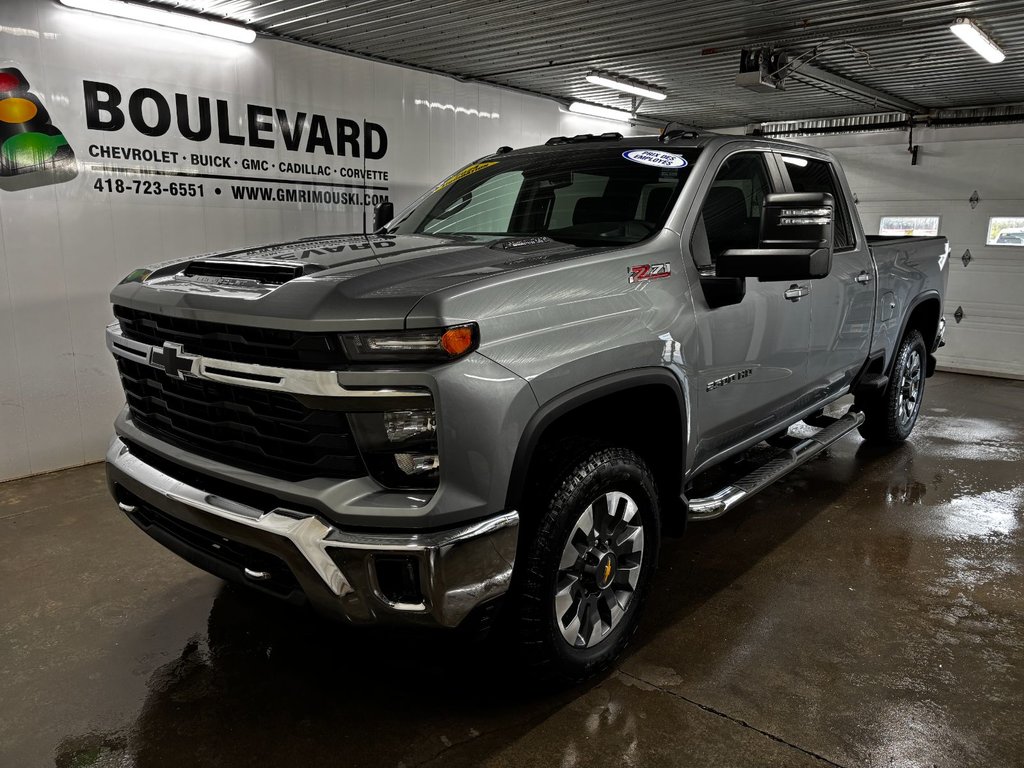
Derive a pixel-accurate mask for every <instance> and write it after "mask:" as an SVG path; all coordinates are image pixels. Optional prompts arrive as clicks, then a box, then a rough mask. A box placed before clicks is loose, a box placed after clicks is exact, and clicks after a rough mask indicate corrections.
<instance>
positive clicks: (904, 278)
mask: <svg viewBox="0 0 1024 768" xmlns="http://www.w3.org/2000/svg"><path fill="white" fill-rule="evenodd" d="M375 214H376V215H375V219H376V221H375V231H374V232H373V233H372V234H370V235H363V236H351V235H349V236H322V237H314V238H310V239H305V240H299V241H295V242H289V243H283V244H275V245H267V246H264V247H259V248H253V249H246V250H238V251H229V252H225V253H218V254H209V255H205V256H199V257H194V258H186V259H182V260H181V261H178V262H175V263H171V264H163V265H159V266H157V267H153V268H151V269H140V270H137V271H135V272H133V273H131V274H130V275H128V276H127V277H126V278H125V279H124V280H123V281H122V282H121V283H120V284H119V285H118V286H117V287H116V288H115V289H114V291H113V293H112V295H111V299H112V301H113V305H114V310H113V311H114V316H115V317H116V320H117V322H115V323H114V324H112V325H111V326H109V327H108V329H107V343H108V346H109V349H110V351H111V352H112V353H113V355H114V357H115V359H116V361H117V366H118V369H119V372H120V376H121V380H122V382H123V385H124V390H125V394H126V396H127V405H126V407H125V409H124V410H123V412H122V413H121V414H120V415H119V417H118V418H117V422H116V425H115V429H116V437H115V438H114V440H113V443H112V444H111V447H110V451H109V454H108V456H107V467H108V478H109V485H110V490H111V493H112V494H113V496H114V498H115V499H116V501H117V503H118V505H119V506H120V508H121V509H122V510H123V511H124V512H125V513H126V514H127V515H128V516H129V517H130V518H131V520H132V521H133V522H135V523H136V524H137V525H138V526H139V527H140V528H142V529H143V530H144V531H145V532H146V533H148V534H149V535H150V536H151V537H153V538H154V539H156V540H157V541H159V542H161V543H162V544H164V545H165V546H166V547H168V548H169V549H171V550H173V551H174V552H176V553H178V554H179V555H181V556H182V557H184V558H185V559H187V560H189V561H190V562H192V563H194V564H196V565H198V566H199V567H201V568H204V569H206V570H208V571H210V572H212V573H214V574H216V575H218V576H221V577H223V578H225V579H228V580H232V581H236V582H242V583H245V584H248V585H250V586H252V587H254V588H256V589H259V590H262V591H264V592H266V593H268V594H271V595H275V596H277V597H280V598H283V599H285V600H288V601H290V602H293V603H296V604H311V605H313V606H314V607H316V608H317V609H320V610H321V611H323V612H326V613H329V614H331V615H334V616H337V617H340V618H342V619H343V620H345V621H347V622H349V623H351V624H368V623H385V622H391V623H396V622H398V623H420V624H429V625H434V626H440V627H458V626H477V627H480V626H497V627H500V628H502V630H501V631H502V632H503V633H504V634H505V635H507V636H508V637H512V638H514V640H515V647H516V648H517V649H519V651H520V652H521V653H522V656H523V659H524V660H525V661H526V662H527V663H529V664H532V665H534V667H535V668H536V669H538V670H542V671H545V672H547V673H550V674H553V675H557V676H561V677H563V678H568V679H580V678H582V677H585V676H587V675H588V674H592V673H593V672H595V671H597V670H600V669H602V668H604V667H605V666H607V665H608V664H609V663H610V662H611V661H612V660H613V659H614V658H615V657H616V656H617V655H618V654H619V653H620V652H621V651H622V649H623V648H624V647H625V645H626V644H627V643H628V641H629V639H630V637H631V635H632V634H633V632H634V630H635V628H636V625H637V617H638V613H639V611H640V608H641V604H642V603H643V599H644V595H645V592H646V591H647V588H648V584H649V582H650V579H651V575H652V572H653V570H654V568H655V564H656V561H657V558H658V546H659V539H660V536H661V533H662V530H663V529H664V530H665V531H666V532H667V531H669V530H679V529H681V527H682V525H681V524H682V523H684V522H686V521H698V520H708V519H712V518H715V517H718V516H719V515H722V514H723V513H725V512H726V511H728V510H729V509H731V508H732V507H734V506H735V505H736V504H738V503H739V502H741V501H742V500H743V499H745V498H747V497H749V496H750V495H752V494H754V493H756V492H757V491H759V490H760V489H762V488H764V487H765V486H767V485H768V484H770V483H772V482H774V481H776V480H778V479H780V478H782V477H783V476H784V475H785V474H786V473H787V472H789V471H790V470H792V469H793V468H794V467H796V466H799V465H800V464H802V463H804V462H806V461H808V460H810V459H811V458H813V457H814V456H816V455H817V454H819V453H820V452H821V451H822V450H823V449H824V448H826V447H827V446H828V445H830V444H831V443H833V442H834V441H836V440H838V439H840V438H841V437H843V436H844V435H847V434H848V433H851V432H854V431H858V430H859V432H860V434H861V436H862V437H863V438H864V439H866V440H871V441H875V442H879V443H897V442H900V441H902V440H904V439H906V438H907V436H908V435H909V434H910V432H911V430H912V429H913V426H914V422H915V420H916V418H917V415H918V411H919V409H920V407H921V398H922V394H923V391H924V386H925V380H926V377H928V376H929V375H931V374H932V372H933V371H934V368H935V358H934V353H935V351H936V349H937V348H938V347H939V346H940V345H941V344H942V338H943V328H944V320H943V318H942V300H943V295H944V292H945V285H946V279H947V275H948V269H947V263H948V259H949V248H948V246H947V244H946V242H945V239H944V238H941V237H931V238H928V237H903V238H889V239H881V238H872V237H868V236H866V235H865V234H864V232H863V231H862V228H861V224H860V220H859V218H858V215H857V211H856V208H855V207H854V205H853V201H852V196H851V194H850V191H849V188H848V186H847V183H846V180H845V177H844V175H843V172H842V169H841V168H840V167H839V165H838V164H837V163H836V161H835V160H834V159H833V158H832V157H831V156H830V155H829V154H828V153H827V152H823V151H820V150H817V149H812V148H808V147H804V146H799V145H796V144H789V143H783V142H776V141H764V140H757V139H751V138H747V137H737V136H717V135H711V134H697V133H688V132H681V131H676V132H668V133H666V134H664V135H663V136H660V137H645V138H636V137H631V138H623V137H622V136H620V135H618V134H602V135H600V136H591V135H584V136H575V137H559V138H555V139H552V140H550V141H548V142H547V143H546V144H545V145H544V146H538V147H531V148H527V149H521V150H515V151H513V150H511V149H509V148H507V147H502V148H501V149H499V150H498V152H496V153H495V154H493V155H490V156H487V157H483V158H481V159H480V160H478V161H476V162H474V163H472V164H471V165H468V166H466V167H465V168H463V169H461V170H459V171H458V172H457V173H454V174H453V175H452V176H450V177H449V178H447V179H445V180H444V181H442V182H441V183H440V184H438V185H437V186H436V187H434V188H433V189H431V190H430V191H429V192H428V193H427V194H426V195H424V196H423V197H422V198H421V199H420V200H419V201H418V202H416V203H415V204H413V205H412V206H411V207H409V208H408V209H407V210H405V211H403V212H402V213H400V214H399V215H398V216H395V215H394V213H393V209H391V206H390V205H389V204H384V205H382V206H380V207H379V209H378V210H377V211H376V212H375ZM851 395H852V405H851V406H850V407H849V408H848V409H847V410H846V412H845V414H842V415H839V416H836V415H832V416H826V415H825V409H826V406H829V405H830V404H832V403H834V401H836V400H838V399H839V398H843V397H844V396H851ZM847 399H848V400H849V399H851V398H849V397H848V398H847ZM844 402H845V401H844ZM830 412H832V413H836V412H837V410H836V407H835V406H833V407H832V408H831V409H830ZM838 412H839V413H841V411H838ZM798 422H804V424H802V425H800V426H799V428H798V429H796V430H794V432H798V433H799V434H793V435H791V434H790V427H791V426H794V425H796V424H797V423H798ZM808 425H809V426H808ZM754 446H758V447H757V451H756V453H757V455H758V456H759V457H760V461H759V463H758V464H757V467H756V469H753V470H752V471H751V470H750V469H749V467H748V468H747V470H746V471H745V473H744V474H742V475H738V476H737V473H735V472H733V474H732V475H730V474H729V472H724V471H723V468H730V467H735V466H737V463H736V462H727V461H726V460H727V459H729V458H731V457H735V456H737V455H739V454H747V455H749V453H748V452H749V449H751V448H752V447H754ZM712 468H715V471H714V472H708V470H710V469H712ZM709 478H713V479H714V482H711V481H710V480H709Z"/></svg>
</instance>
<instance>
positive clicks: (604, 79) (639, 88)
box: [587, 72, 667, 101]
mask: <svg viewBox="0 0 1024 768" xmlns="http://www.w3.org/2000/svg"><path fill="white" fill-rule="evenodd" d="M587 82H588V83H593V84H594V85H603V86H604V87H605V88H611V89H612V90H616V91H622V92H623V93H632V94H633V95H634V96H641V97H643V98H645V99H654V100H655V101H662V100H664V99H665V98H666V96H667V94H665V93H662V92H661V91H655V90H654V89H652V88H648V87H646V86H643V85H639V84H638V83H632V82H629V81H628V80H620V79H618V78H615V77H610V76H608V75H605V74H602V73H600V72H591V73H590V74H589V75H587Z"/></svg>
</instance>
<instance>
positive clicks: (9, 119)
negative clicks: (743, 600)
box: [0, 98, 39, 123]
mask: <svg viewBox="0 0 1024 768" xmlns="http://www.w3.org/2000/svg"><path fill="white" fill-rule="evenodd" d="M38 111H39V110H38V109H37V108H36V105H35V104H33V103H32V102H31V101H29V100H28V99H19V98H12V99H4V100H3V101H0V121H3V122H5V123H25V122H28V121H29V120H31V119H32V118H33V117H35V116H36V113H37V112H38Z"/></svg>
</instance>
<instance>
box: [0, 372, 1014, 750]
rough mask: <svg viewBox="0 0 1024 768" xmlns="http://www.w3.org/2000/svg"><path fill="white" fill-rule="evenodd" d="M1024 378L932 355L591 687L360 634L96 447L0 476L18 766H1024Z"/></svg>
mask: <svg viewBox="0 0 1024 768" xmlns="http://www.w3.org/2000/svg"><path fill="white" fill-rule="evenodd" d="M1022 395H1024V383H1021V382H1010V381H999V380H995V379H984V378H977V377H967V376H957V375H952V374H939V375H938V376H937V377H935V378H934V379H931V380H930V381H929V382H928V385H927V391H926V399H925V407H924V410H923V411H922V414H921V420H920V421H919V423H918V426H917V430H916V431H915V433H914V435H913V437H912V440H911V442H910V443H908V444H906V445H904V446H902V447H900V448H898V449H896V450H893V451H890V452H887V453H879V452H876V451H872V450H869V449H867V448H864V447H862V446H861V442H860V439H859V438H857V437H848V438H846V439H844V440H843V441H842V442H841V443H839V444H837V445H836V446H835V447H833V448H832V449H831V450H830V451H829V453H828V454H827V455H826V456H825V457H823V458H819V459H817V460H816V461H814V462H812V463H811V464H809V465H807V466H805V467H803V468H802V469H801V470H798V471H797V472H796V473H795V474H793V475H791V476H790V478H789V479H788V480H787V481H784V483H783V484H781V485H778V486H777V487H775V488H773V489H770V490H769V491H767V492H765V493H764V494H762V495H761V496H760V497H758V498H755V499H754V500H752V501H750V502H749V503H747V504H746V505H744V506H742V507H740V508H739V509H738V510H736V511H735V512H733V513H731V515H730V516H727V517H726V518H723V519H722V520H720V521H717V522H714V523H707V524H704V525H702V526H693V527H692V528H691V529H690V531H689V532H688V534H687V536H686V537H684V538H682V539H678V540H669V541H668V542H667V544H666V546H665V548H664V550H663V553H662V568H661V571H660V573H659V575H658V577H657V580H656V582H655V589H654V594H653V596H652V599H651V600H650V602H649V603H648V606H647V611H646V614H645V616H644V622H643V627H642V629H641V631H640V633H639V635H638V637H637V640H636V642H635V644H634V645H633V647H632V648H631V650H630V653H629V654H628V655H627V656H626V658H625V659H623V661H622V662H621V664H620V665H619V667H618V668H617V669H616V670H615V671H613V672H612V673H610V674H608V675H606V676H605V677H604V678H602V679H600V680H597V681H595V682H593V683H591V684H590V685H588V686H585V687H581V688H577V689H572V690H562V691H550V690H538V689H535V688H531V687H529V686H524V685H521V684H519V683H518V682H516V681H515V680H514V678H513V676H510V675H509V674H508V672H507V670H506V669H505V667H504V662H503V659H502V658H501V656H500V655H498V654H499V651H498V650H496V649H495V648H494V647H493V646H488V645H483V646H471V645H467V644H466V643H462V642H447V641H446V638H444V637H438V636H436V635H434V634H426V635H423V634H404V633H394V632H391V633H380V632H354V631H351V630H349V631H346V630H344V629H342V628H337V627H334V626H332V625H329V624H327V623H325V622H323V621H320V620H318V619H316V618H312V617H310V616H308V615H306V614H304V613H299V612H296V611H294V610H292V609H289V608H287V607H286V606H281V605H278V604H277V603H275V602H272V601H268V600H267V599H264V598H262V597H260V596H257V595H251V594H248V593H247V592H245V591H244V590H238V589H235V588H229V587H225V586H222V584H221V583H220V582H219V581H218V580H217V579H215V578H213V577H212V576H207V575H206V574H204V573H202V572H201V571H198V570H196V569H194V568H192V567H191V566H189V565H188V564H186V563H184V562H181V561H179V560H178V559H176V558H175V557H174V556H172V555H170V554H169V553H167V552H165V551H164V550H163V549H161V548H160V547H159V546H158V545H157V544H155V543H154V542H152V541H150V540H149V539H148V538H147V537H146V536H144V535H143V534H142V533H141V532H139V531H138V530H137V529H136V528H135V527H134V526H133V525H132V524H131V523H130V522H129V521H128V520H127V519H125V518H124V517H123V516H122V515H121V514H120V513H119V512H118V511H117V510H116V509H115V508H114V506H113V504H112V503H111V502H110V500H109V499H108V498H107V495H106V489H105V487H104V484H103V477H102V474H103V473H102V468H101V467H100V466H99V465H93V466H89V467H84V468H81V469H75V470H70V471H66V472H61V473H57V474H53V475H48V476H45V477H38V478H33V479H28V480H22V481H17V482H11V483H6V484H3V485H0V552H2V555H0V766H4V767H5V768H7V767H8V766H10V767H11V768H15V767H16V768H31V767H32V766H49V765H56V766H60V767H61V768H64V767H68V768H71V767H72V766H74V767H75V768H80V767H81V766H119V767H126V766H175V767H176V768H177V767H180V766H193V765H196V766H198V765H204V766H205V765H217V766H242V765H260V766H286V765H287V766H292V765H295V766H299V765H301V766H319V765H332V766H363V765H365V766H406V767H407V768H412V766H420V765H434V766H437V765H454V766H478V765H486V766H506V765H508V766H516V768H524V767H526V766H545V767H546V766H589V765H601V766H620V765H627V766H628V765H656V766H662V765H680V766H691V765H693V766H719V765H721V766H740V765H742V766H753V765H757V766H763V765H764V766H766V765H773V766H774V765H777V766H823V765H824V766H832V765H840V766H855V765H856V766H861V765H877V766H944V767H945V766H986V768H992V767H993V766H1021V765H1024V724H1022V721H1024V572H1022V570H1024V525H1022V524H1024V472H1022V471H1021V469H1022V466H1024V462H1022V458H1024V396H1022Z"/></svg>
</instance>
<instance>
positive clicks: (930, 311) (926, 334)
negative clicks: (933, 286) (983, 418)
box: [885, 291, 942, 376]
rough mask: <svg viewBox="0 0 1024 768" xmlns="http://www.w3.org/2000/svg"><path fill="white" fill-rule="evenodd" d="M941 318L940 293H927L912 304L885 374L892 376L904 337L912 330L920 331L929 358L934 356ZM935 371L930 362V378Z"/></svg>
mask: <svg viewBox="0 0 1024 768" xmlns="http://www.w3.org/2000/svg"><path fill="white" fill-rule="evenodd" d="M941 317H942V299H941V298H940V297H939V292H938V291H925V292H924V293H922V294H919V295H918V296H917V297H915V298H914V300H913V301H911V302H910V304H909V305H908V306H907V311H906V312H904V314H903V324H902V326H901V327H900V334H899V336H897V337H896V343H895V344H894V345H893V349H892V354H891V355H890V357H889V361H888V363H886V366H885V372H886V374H887V375H890V376H891V375H892V368H893V365H894V364H895V363H896V352H897V351H898V350H899V345H900V343H901V342H902V341H903V337H904V336H906V335H907V331H909V330H910V329H912V328H913V329H916V330H918V331H920V333H921V336H922V337H923V338H924V345H925V349H926V351H927V353H928V355H929V358H931V357H932V356H933V353H932V350H933V347H934V345H935V339H936V337H937V335H938V333H939V320H940V318H941ZM933 370H934V365H933V364H931V361H930V360H929V366H928V375H929V376H930V375H931V374H932V372H933Z"/></svg>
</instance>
